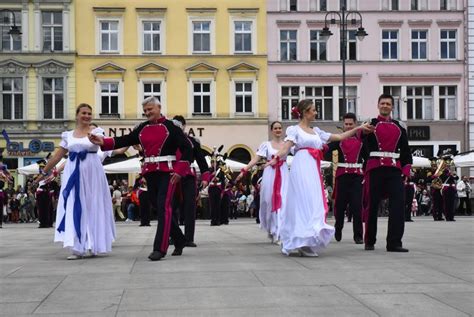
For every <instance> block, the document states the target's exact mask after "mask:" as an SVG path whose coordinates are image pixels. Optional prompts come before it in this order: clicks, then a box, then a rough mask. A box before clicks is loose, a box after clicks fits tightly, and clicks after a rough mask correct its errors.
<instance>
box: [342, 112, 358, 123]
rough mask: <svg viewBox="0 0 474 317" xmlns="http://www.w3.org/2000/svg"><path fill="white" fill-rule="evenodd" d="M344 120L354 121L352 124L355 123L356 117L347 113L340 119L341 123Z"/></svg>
mask: <svg viewBox="0 0 474 317" xmlns="http://www.w3.org/2000/svg"><path fill="white" fill-rule="evenodd" d="M346 119H352V120H354V122H357V117H356V115H355V113H352V112H348V113H346V114H345V115H344V116H343V117H342V120H343V121H344V120H346Z"/></svg>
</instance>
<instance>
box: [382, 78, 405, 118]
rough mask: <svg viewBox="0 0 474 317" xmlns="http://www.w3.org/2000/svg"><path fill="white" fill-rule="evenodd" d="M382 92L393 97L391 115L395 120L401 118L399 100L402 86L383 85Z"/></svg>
mask: <svg viewBox="0 0 474 317" xmlns="http://www.w3.org/2000/svg"><path fill="white" fill-rule="evenodd" d="M383 93H384V94H388V95H392V97H393V101H394V104H393V110H392V117H393V118H394V119H396V120H400V119H401V114H400V100H401V99H402V87H400V86H384V87H383Z"/></svg>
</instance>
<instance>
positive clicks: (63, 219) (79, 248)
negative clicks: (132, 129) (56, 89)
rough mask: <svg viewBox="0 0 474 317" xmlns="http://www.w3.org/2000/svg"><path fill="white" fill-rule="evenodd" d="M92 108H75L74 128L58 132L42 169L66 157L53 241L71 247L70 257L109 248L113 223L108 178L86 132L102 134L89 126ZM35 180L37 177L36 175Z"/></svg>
mask: <svg viewBox="0 0 474 317" xmlns="http://www.w3.org/2000/svg"><path fill="white" fill-rule="evenodd" d="M91 119H92V108H91V106H89V105H87V104H80V105H79V106H78V107H77V109H76V128H75V129H74V130H72V131H66V132H63V133H62V134H61V142H60V144H59V148H58V150H56V152H55V153H54V155H53V157H52V158H51V159H50V160H49V161H48V163H47V164H46V166H45V167H44V169H43V170H42V171H41V174H42V175H41V176H40V178H41V177H43V176H44V175H47V174H48V173H49V172H50V170H51V169H52V168H53V166H55V165H56V164H57V163H58V162H59V161H60V160H61V158H62V157H63V156H64V155H66V153H68V152H69V158H68V160H67V162H66V165H65V167H64V172H63V175H62V177H61V191H60V194H59V201H58V207H57V212H56V230H55V235H54V241H55V242H63V246H64V247H65V248H69V249H71V251H72V255H71V256H69V257H68V259H69V260H75V259H79V258H82V257H84V256H85V255H86V254H87V253H89V254H90V255H92V256H94V255H96V254H99V253H107V252H110V251H111V250H112V242H113V241H114V239H115V223H114V217H113V214H112V199H111V197H110V192H109V186H108V184H107V178H106V177H105V172H104V169H103V167H102V162H101V158H100V157H99V155H98V154H97V151H98V150H99V146H98V145H94V144H92V143H91V142H90V141H89V139H88V137H87V135H88V134H89V133H92V134H103V130H102V129H100V128H95V129H93V127H91V126H90V122H91ZM37 181H38V179H37Z"/></svg>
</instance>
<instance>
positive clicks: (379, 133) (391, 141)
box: [375, 122, 401, 152]
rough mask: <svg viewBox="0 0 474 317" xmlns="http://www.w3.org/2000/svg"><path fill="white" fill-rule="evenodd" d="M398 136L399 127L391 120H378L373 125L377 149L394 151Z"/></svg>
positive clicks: (399, 132)
mask: <svg viewBox="0 0 474 317" xmlns="http://www.w3.org/2000/svg"><path fill="white" fill-rule="evenodd" d="M400 136H401V131H400V128H399V127H398V126H397V125H396V124H394V123H393V122H378V123H377V125H376V127H375V137H376V138H377V145H378V148H379V151H383V152H395V150H396V149H397V144H398V140H399V139H400Z"/></svg>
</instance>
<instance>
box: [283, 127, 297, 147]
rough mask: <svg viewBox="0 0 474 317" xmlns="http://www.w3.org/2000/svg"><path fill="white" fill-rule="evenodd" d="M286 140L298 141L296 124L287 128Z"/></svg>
mask: <svg viewBox="0 0 474 317" xmlns="http://www.w3.org/2000/svg"><path fill="white" fill-rule="evenodd" d="M285 141H291V142H293V143H295V144H296V143H297V141H298V131H297V130H296V127H295V126H291V127H288V128H287V129H286V137H285Z"/></svg>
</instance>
